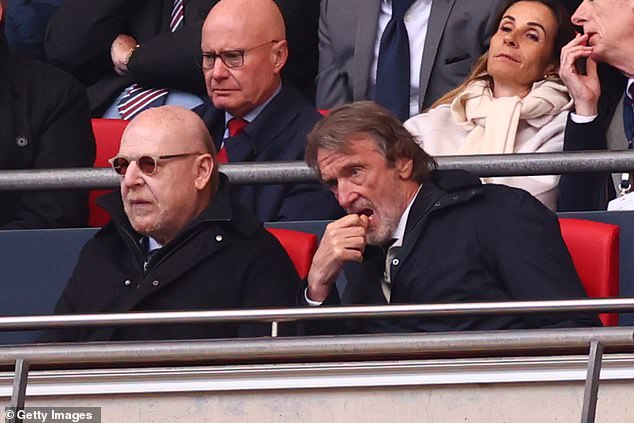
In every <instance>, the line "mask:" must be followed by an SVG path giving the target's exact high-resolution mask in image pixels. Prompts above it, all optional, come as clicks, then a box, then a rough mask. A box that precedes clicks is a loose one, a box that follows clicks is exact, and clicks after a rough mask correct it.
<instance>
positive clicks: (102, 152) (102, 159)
mask: <svg viewBox="0 0 634 423" xmlns="http://www.w3.org/2000/svg"><path fill="white" fill-rule="evenodd" d="M127 124H128V121H127V120H123V119H100V118H97V119H92V131H93V133H94V134H95V142H96V144H97V154H96V155H95V163H94V167H110V163H108V159H109V158H111V157H114V156H115V155H116V154H117V152H118V151H119V144H120V143H121V135H122V134H123V130H124V129H125V127H126V125H127ZM108 192H110V191H109V190H93V191H91V192H90V196H89V199H88V207H89V211H90V215H89V216H88V224H89V225H90V226H92V227H101V226H103V225H105V224H106V223H108V221H109V220H110V216H109V215H108V213H106V212H105V210H103V209H102V208H101V207H98V206H97V205H96V204H95V200H96V199H97V198H98V197H101V196H102V195H104V194H106V193H108Z"/></svg>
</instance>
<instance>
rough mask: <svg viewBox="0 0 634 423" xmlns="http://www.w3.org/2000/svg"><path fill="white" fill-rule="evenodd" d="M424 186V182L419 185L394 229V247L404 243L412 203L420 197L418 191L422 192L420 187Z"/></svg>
mask: <svg viewBox="0 0 634 423" xmlns="http://www.w3.org/2000/svg"><path fill="white" fill-rule="evenodd" d="M422 186H423V185H422V184H421V185H419V186H418V189H417V190H416V194H414V196H413V197H412V200H411V201H410V202H409V204H408V205H407V208H406V209H405V211H404V212H403V214H402V215H401V219H400V220H399V221H398V225H397V226H396V229H394V233H392V238H393V239H395V241H394V243H393V244H392V247H400V246H401V245H403V238H404V236H405V227H406V226H407V219H408V218H409V211H410V210H411V208H412V204H414V200H416V197H418V193H419V192H420V189H421V187H422Z"/></svg>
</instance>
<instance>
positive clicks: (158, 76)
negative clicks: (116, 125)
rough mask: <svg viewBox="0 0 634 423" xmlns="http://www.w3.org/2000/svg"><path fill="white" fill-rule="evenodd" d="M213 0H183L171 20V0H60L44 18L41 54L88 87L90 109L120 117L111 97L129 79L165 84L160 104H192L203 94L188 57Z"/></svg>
mask: <svg viewBox="0 0 634 423" xmlns="http://www.w3.org/2000/svg"><path fill="white" fill-rule="evenodd" d="M213 3H214V2H213V0H185V1H183V2H182V6H183V9H182V21H180V22H178V23H177V22H174V25H172V16H171V15H172V12H173V11H174V5H175V2H174V0H160V1H158V2H157V1H153V0H142V1H134V2H131V1H128V0H104V1H97V2H86V1H84V0H65V1H64V2H63V4H62V5H61V6H60V8H59V9H57V11H56V12H55V14H54V15H53V17H52V18H51V20H50V21H49V25H48V28H47V31H46V38H45V51H46V56H47V58H48V60H49V62H50V63H52V64H54V65H57V66H60V67H61V68H63V69H65V70H67V71H69V72H70V73H72V74H73V75H75V76H76V77H77V78H78V79H79V80H80V81H82V82H83V83H84V85H85V86H86V87H88V97H89V99H90V107H91V110H92V113H93V116H95V117H98V116H104V114H105V117H114V118H121V117H122V115H121V112H119V110H118V108H117V105H118V104H119V99H120V98H121V96H122V95H123V94H124V91H125V90H126V89H127V88H128V87H131V86H132V85H133V84H135V83H136V84H139V86H141V87H143V88H144V89H150V88H155V89H166V90H168V91H169V94H168V95H167V96H166V97H165V98H163V100H164V103H165V104H179V105H183V106H186V107H191V108H193V107H195V106H197V105H200V104H201V103H202V102H203V99H204V95H205V84H204V81H203V79H202V76H201V75H200V70H199V69H198V67H197V66H196V63H195V62H194V57H195V52H196V51H198V49H199V45H200V44H199V43H200V28H201V25H202V22H203V20H204V19H205V16H207V13H208V12H209V9H210V8H211V6H212V5H213Z"/></svg>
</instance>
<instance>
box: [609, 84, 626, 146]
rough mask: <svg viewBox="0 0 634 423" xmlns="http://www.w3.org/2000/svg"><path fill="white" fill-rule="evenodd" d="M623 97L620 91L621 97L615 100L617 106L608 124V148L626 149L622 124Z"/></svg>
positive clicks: (623, 94)
mask: <svg viewBox="0 0 634 423" xmlns="http://www.w3.org/2000/svg"><path fill="white" fill-rule="evenodd" d="M623 97H625V92H623V93H621V97H620V98H619V99H618V100H616V101H615V102H616V105H617V106H616V108H615V109H614V113H613V114H612V119H611V120H610V123H609V124H608V129H607V139H608V150H627V139H626V138H625V127H624V124H623ZM615 98H616V97H615Z"/></svg>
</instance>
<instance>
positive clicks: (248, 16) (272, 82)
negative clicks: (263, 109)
mask: <svg viewBox="0 0 634 423" xmlns="http://www.w3.org/2000/svg"><path fill="white" fill-rule="evenodd" d="M201 50H202V51H203V54H205V55H206V56H207V57H210V56H213V57H218V56H217V55H220V54H222V53H225V52H229V51H231V52H232V53H233V54H234V55H235V54H236V53H237V54H240V55H241V56H242V58H243V60H242V65H237V66H235V65H231V64H230V66H227V64H226V63H224V62H223V61H222V60H221V59H218V58H217V59H216V60H215V61H214V62H213V64H208V65H207V66H206V67H204V68H203V72H204V76H205V83H206V85H207V93H208V94H209V98H210V99H211V101H212V102H213V103H214V106H215V107H216V108H218V109H222V110H226V111H227V112H229V113H230V114H231V115H233V116H235V117H244V116H245V115H246V114H247V113H249V112H250V111H251V110H253V109H255V108H256V107H258V106H259V105H261V104H264V103H265V102H266V101H267V100H268V99H269V98H270V97H271V96H272V95H273V94H274V93H275V91H276V90H277V88H278V87H279V86H280V84H281V72H282V68H283V67H284V65H285V64H286V60H287V58H288V47H287V43H286V28H285V25H284V19H283V17H282V13H281V12H280V9H279V8H278V6H277V4H276V3H275V2H274V1H273V0H221V1H220V2H218V3H217V4H216V5H215V6H214V7H213V8H212V9H211V11H210V12H209V15H208V16H207V19H206V20H205V23H204V25H203V30H202V40H201Z"/></svg>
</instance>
